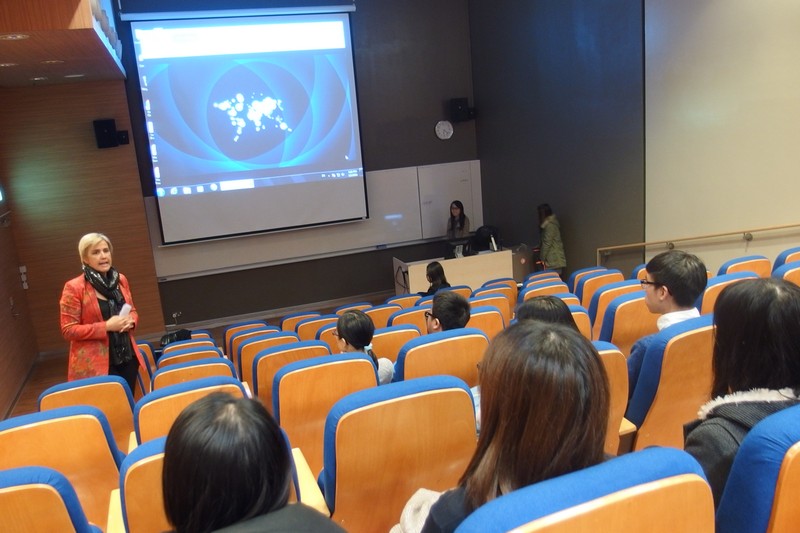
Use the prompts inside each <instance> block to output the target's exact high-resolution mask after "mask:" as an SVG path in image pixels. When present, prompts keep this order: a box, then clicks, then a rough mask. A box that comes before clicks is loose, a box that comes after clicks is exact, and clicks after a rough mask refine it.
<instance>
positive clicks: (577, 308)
mask: <svg viewBox="0 0 800 533" xmlns="http://www.w3.org/2000/svg"><path fill="white" fill-rule="evenodd" d="M567 308H568V309H569V312H570V314H571V315H572V319H573V320H574V321H575V325H576V326H578V331H580V332H581V335H583V336H584V337H586V338H587V339H589V340H592V322H591V320H589V312H588V311H586V309H584V308H583V306H581V305H568V306H567Z"/></svg>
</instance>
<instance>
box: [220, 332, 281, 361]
mask: <svg viewBox="0 0 800 533" xmlns="http://www.w3.org/2000/svg"><path fill="white" fill-rule="evenodd" d="M280 331H282V330H281V328H279V327H278V326H258V327H254V328H249V329H245V330H243V331H237V332H236V333H233V334H231V342H230V344H231V350H230V352H227V353H226V355H227V356H228V357H229V358H230V360H231V361H234V360H235V358H236V357H238V354H239V348H240V347H241V346H242V344H244V342H245V341H246V340H247V339H251V338H253V337H258V336H260V335H267V334H269V333H279V332H280Z"/></svg>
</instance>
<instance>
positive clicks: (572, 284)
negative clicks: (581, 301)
mask: <svg viewBox="0 0 800 533" xmlns="http://www.w3.org/2000/svg"><path fill="white" fill-rule="evenodd" d="M601 270H608V269H607V268H606V267H604V266H590V267H586V268H581V269H578V270H576V271H575V272H573V273H572V274H570V276H569V278H567V287H569V291H568V292H571V293H573V294H577V293H576V292H575V288H576V287H577V286H578V283H579V282H580V280H581V279H582V278H583V277H584V276H586V275H588V274H591V273H592V272H598V271H601Z"/></svg>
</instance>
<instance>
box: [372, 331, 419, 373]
mask: <svg viewBox="0 0 800 533" xmlns="http://www.w3.org/2000/svg"><path fill="white" fill-rule="evenodd" d="M420 335H421V333H420V331H419V328H417V327H416V326H412V325H410V324H399V325H397V326H387V327H385V328H378V329H376V330H375V334H374V335H373V336H372V351H373V352H374V353H375V355H377V356H378V357H385V358H387V359H389V360H390V361H391V362H392V363H394V362H396V361H397V355H398V354H399V353H400V349H401V348H402V347H403V346H404V345H405V344H406V343H407V342H408V341H410V340H411V339H416V338H417V337H419V336H420Z"/></svg>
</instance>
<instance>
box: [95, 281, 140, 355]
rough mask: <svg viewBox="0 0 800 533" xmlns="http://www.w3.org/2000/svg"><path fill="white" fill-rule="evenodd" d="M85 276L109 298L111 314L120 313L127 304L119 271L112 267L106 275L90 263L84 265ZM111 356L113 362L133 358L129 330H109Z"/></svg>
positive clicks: (97, 289) (98, 290)
mask: <svg viewBox="0 0 800 533" xmlns="http://www.w3.org/2000/svg"><path fill="white" fill-rule="evenodd" d="M83 276H84V277H85V278H86V281H88V282H89V283H90V284H91V285H92V287H94V289H95V290H96V291H97V292H99V293H100V294H102V295H103V296H104V297H105V298H106V300H108V306H109V309H110V310H111V316H114V315H118V314H119V311H120V309H122V306H123V305H124V304H125V297H124V296H123V295H122V291H121V290H120V289H119V272H117V271H116V269H114V267H111V268H110V269H109V270H108V273H107V274H106V275H103V274H101V273H100V272H98V271H97V270H95V269H93V268H92V267H90V266H89V265H83ZM108 342H109V358H110V359H111V363H112V364H121V363H127V362H128V361H130V360H131V359H133V353H132V352H131V341H130V335H129V334H128V332H127V331H126V332H120V331H109V332H108Z"/></svg>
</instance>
